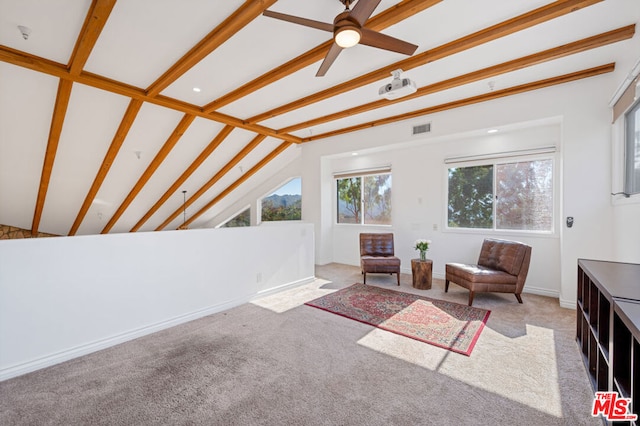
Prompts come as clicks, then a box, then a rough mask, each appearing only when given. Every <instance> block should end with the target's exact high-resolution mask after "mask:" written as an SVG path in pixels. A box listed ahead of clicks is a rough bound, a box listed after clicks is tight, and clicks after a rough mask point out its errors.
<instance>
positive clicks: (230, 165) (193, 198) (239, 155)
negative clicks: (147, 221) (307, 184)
mask: <svg viewBox="0 0 640 426" xmlns="http://www.w3.org/2000/svg"><path fill="white" fill-rule="evenodd" d="M264 138H265V136H264V135H258V136H256V137H255V138H254V139H253V140H252V141H251V142H249V143H248V144H247V145H246V146H245V147H244V148H242V150H240V152H238V153H237V154H236V155H235V156H234V157H233V158H232V159H231V161H229V162H228V163H227V164H225V165H224V167H222V168H221V169H220V170H219V171H218V172H217V173H216V174H215V175H214V176H213V177H212V178H211V179H209V180H208V181H207V183H205V184H204V185H202V187H200V189H198V191H196V192H195V193H194V194H193V195H192V196H191V197H189V199H188V200H187V201H186V202H185V204H184V206H183V207H180V208H179V209H176V210H175V211H174V212H173V213H172V214H171V215H170V216H169V217H168V218H167V219H166V220H165V221H164V222H162V224H160V226H158V227H157V228H156V229H155V230H156V231H162V230H163V229H164V228H166V227H167V226H168V225H169V224H170V223H171V221H173V220H174V219H175V218H176V217H178V215H180V213H182V212H183V211H184V210H185V209H186V208H187V207H189V206H190V205H191V204H193V203H194V202H195V201H196V200H197V199H198V198H200V197H201V196H202V195H203V194H204V193H205V192H207V191H208V190H209V189H210V188H211V187H212V186H213V185H215V184H216V183H217V182H218V181H219V180H220V179H221V178H222V177H223V176H224V175H226V174H227V173H229V171H230V170H231V169H232V168H234V167H235V166H236V165H237V164H238V163H239V162H240V161H241V160H242V159H243V158H245V157H246V156H247V155H248V154H249V153H250V152H251V151H253V150H254V149H255V148H256V147H257V146H258V145H260V143H261V142H262V141H263V140H264ZM286 143H287V146H288V145H289V144H290V142H286ZM270 155H271V154H269V156H270ZM269 156H267V157H265V158H269V160H268V161H271V159H272V158H274V157H269ZM261 161H264V159H263V160H261ZM189 223H191V222H189ZM189 223H186V222H185V224H184V225H188V224H189Z"/></svg>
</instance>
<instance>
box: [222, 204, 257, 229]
mask: <svg viewBox="0 0 640 426" xmlns="http://www.w3.org/2000/svg"><path fill="white" fill-rule="evenodd" d="M247 209H249V226H251V204H247V205H246V206H244V207H242V208H241V209H240V210H238V211H236V212H235V213H233V214H232V215H231V216H229V217H228V218H227V219H226V220H225V221H224V222H220V223H219V224H218V225H216V226H215V227H214V228H216V229H217V228H222V227H223V226H224V225H226V224H227V222H230V221H231V220H232V219H235V217H236V216H238V215H239V214H240V213H242V212H244V211H245V210H247Z"/></svg>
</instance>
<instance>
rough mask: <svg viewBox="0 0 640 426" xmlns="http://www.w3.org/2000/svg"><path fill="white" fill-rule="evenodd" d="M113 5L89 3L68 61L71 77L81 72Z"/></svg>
mask: <svg viewBox="0 0 640 426" xmlns="http://www.w3.org/2000/svg"><path fill="white" fill-rule="evenodd" d="M115 4H116V0H93V2H92V3H91V7H90V8H89V13H87V16H86V18H85V21H84V24H83V26H82V30H81V31H80V36H79V37H78V40H77V42H76V45H75V48H74V49H73V53H72V55H71V60H70V61H69V72H70V73H71V75H78V74H80V72H82V69H83V68H84V65H85V64H86V63H87V60H88V59H89V55H90V54H91V51H92V50H93V47H94V46H95V44H96V41H98V37H100V33H101V32H102V29H103V28H104V26H105V24H106V23H107V20H108V19H109V15H111V11H112V10H113V6H114V5H115Z"/></svg>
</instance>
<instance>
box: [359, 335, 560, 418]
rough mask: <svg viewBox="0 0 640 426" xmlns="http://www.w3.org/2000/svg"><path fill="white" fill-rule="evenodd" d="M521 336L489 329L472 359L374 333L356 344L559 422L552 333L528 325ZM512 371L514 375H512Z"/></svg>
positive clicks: (558, 401) (557, 379)
mask: <svg viewBox="0 0 640 426" xmlns="http://www.w3.org/2000/svg"><path fill="white" fill-rule="evenodd" d="M526 331H527V332H526V334H525V335H523V336H521V337H517V338H511V337H507V336H504V335H503V334H501V333H499V332H497V331H494V330H492V329H491V327H490V325H489V326H487V327H485V329H484V330H483V332H482V339H481V340H480V342H479V343H478V344H477V345H476V347H475V349H474V351H473V356H472V357H461V356H456V355H455V354H452V353H451V352H449V351H447V350H445V349H443V348H438V347H435V346H430V345H424V344H423V343H421V342H419V341H415V340H412V339H406V338H403V337H402V336H399V335H396V334H393V333H389V332H387V331H385V330H380V329H374V330H372V331H370V332H369V333H367V334H366V335H365V336H363V337H362V338H361V339H360V340H359V341H358V344H359V345H362V346H364V347H367V348H369V349H371V350H374V351H376V352H380V353H383V354H385V355H388V356H392V357H394V358H397V359H400V360H402V361H405V362H409V363H411V364H414V365H417V366H420V367H422V368H425V369H428V370H431V371H435V372H438V373H440V374H443V375H446V376H448V377H450V378H451V379H454V380H456V381H459V382H463V383H467V384H468V385H470V386H473V387H474V388H477V389H480V390H482V391H485V392H491V393H494V394H497V395H500V396H501V397H503V398H506V399H509V400H512V401H515V402H518V403H520V404H523V405H526V406H528V407H531V408H534V409H536V410H538V411H540V412H544V413H546V414H549V415H551V416H555V417H558V418H562V417H563V414H562V395H561V394H560V385H559V380H560V378H559V375H558V366H557V357H556V351H555V336H554V331H553V330H551V329H548V328H544V327H537V326H534V325H531V324H526ZM541 342H542V344H541ZM496 359H500V360H501V361H500V362H501V366H502V368H501V369H496V368H495V360H496ZM525 366H526V367H525ZM515 371H518V372H520V373H519V374H517V375H514V372H515Z"/></svg>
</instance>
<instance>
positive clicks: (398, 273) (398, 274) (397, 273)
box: [396, 272, 400, 285]
mask: <svg viewBox="0 0 640 426" xmlns="http://www.w3.org/2000/svg"><path fill="white" fill-rule="evenodd" d="M396 275H397V276H398V285H400V272H396Z"/></svg>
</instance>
